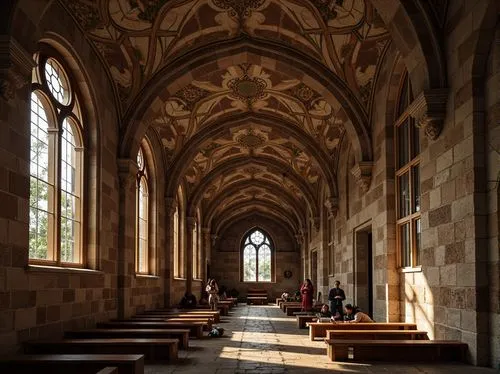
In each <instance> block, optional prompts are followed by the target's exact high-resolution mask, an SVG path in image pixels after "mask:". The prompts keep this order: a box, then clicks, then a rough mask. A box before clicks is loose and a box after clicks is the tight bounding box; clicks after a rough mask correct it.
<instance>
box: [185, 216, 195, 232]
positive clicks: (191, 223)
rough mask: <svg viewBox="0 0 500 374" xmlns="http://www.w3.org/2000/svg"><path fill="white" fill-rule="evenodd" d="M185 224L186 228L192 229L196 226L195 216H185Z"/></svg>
mask: <svg viewBox="0 0 500 374" xmlns="http://www.w3.org/2000/svg"><path fill="white" fill-rule="evenodd" d="M186 226H187V229H188V230H193V229H194V227H195V226H196V217H186Z"/></svg>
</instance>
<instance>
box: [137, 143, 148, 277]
mask: <svg viewBox="0 0 500 374" xmlns="http://www.w3.org/2000/svg"><path fill="white" fill-rule="evenodd" d="M137 167H138V171H137V185H136V186H137V187H136V189H137V192H136V236H135V237H136V244H135V245H136V247H135V248H136V250H135V253H136V261H135V264H136V268H135V271H136V272H137V273H138V274H149V273H150V271H151V269H150V253H149V252H150V251H149V235H150V232H149V222H150V221H149V215H150V201H149V176H148V168H147V165H146V160H145V158H144V152H143V150H142V148H139V152H138V153H137Z"/></svg>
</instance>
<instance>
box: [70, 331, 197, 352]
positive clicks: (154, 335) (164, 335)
mask: <svg viewBox="0 0 500 374" xmlns="http://www.w3.org/2000/svg"><path fill="white" fill-rule="evenodd" d="M64 337H65V338H67V339H116V338H137V339H138V338H142V339H148V338H151V339H177V340H178V341H179V349H188V346H189V330H188V329H168V330H165V329H90V330H79V331H66V332H65V333H64Z"/></svg>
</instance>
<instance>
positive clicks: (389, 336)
mask: <svg viewBox="0 0 500 374" xmlns="http://www.w3.org/2000/svg"><path fill="white" fill-rule="evenodd" d="M326 339H327V340H337V339H349V340H376V339H379V340H429V337H428V336H427V331H419V330H328V331H327V332H326Z"/></svg>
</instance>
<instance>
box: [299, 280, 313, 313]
mask: <svg viewBox="0 0 500 374" xmlns="http://www.w3.org/2000/svg"><path fill="white" fill-rule="evenodd" d="M300 294H301V295H302V310H303V311H304V312H309V311H310V310H311V309H312V305H313V295H314V287H313V284H312V282H311V280H310V279H306V280H305V282H304V283H303V284H302V287H300Z"/></svg>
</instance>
